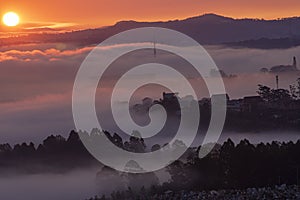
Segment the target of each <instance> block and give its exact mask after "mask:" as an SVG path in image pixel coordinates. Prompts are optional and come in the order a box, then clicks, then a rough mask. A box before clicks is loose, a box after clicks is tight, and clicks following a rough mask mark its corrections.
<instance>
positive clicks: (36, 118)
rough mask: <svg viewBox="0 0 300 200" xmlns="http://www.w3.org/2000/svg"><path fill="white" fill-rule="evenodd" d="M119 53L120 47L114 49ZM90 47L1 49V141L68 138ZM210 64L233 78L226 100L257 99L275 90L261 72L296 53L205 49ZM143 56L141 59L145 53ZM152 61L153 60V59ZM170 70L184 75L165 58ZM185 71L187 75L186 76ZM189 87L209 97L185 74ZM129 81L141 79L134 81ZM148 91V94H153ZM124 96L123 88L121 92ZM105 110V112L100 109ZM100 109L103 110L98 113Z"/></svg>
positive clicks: (287, 78)
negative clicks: (263, 88)
mask: <svg viewBox="0 0 300 200" xmlns="http://www.w3.org/2000/svg"><path fill="white" fill-rule="evenodd" d="M114 48H124V47H114ZM91 49H92V47H83V48H78V47H76V46H70V45H64V44H31V45H24V46H15V47H14V49H11V47H1V48H0V70H1V73H0V93H1V95H0V110H1V115H0V124H1V130H0V135H1V138H2V139H1V141H2V142H6V141H10V142H21V141H28V140H41V139H43V138H44V137H45V136H47V135H49V134H52V133H53V134H63V133H64V134H68V132H69V131H70V129H72V128H74V123H73V120H72V106H71V104H72V96H71V94H72V89H73V82H74V80H75V77H76V73H77V71H78V69H79V67H80V65H81V63H82V61H83V60H84V58H85V56H86V55H87V54H88V52H89V51H91ZM206 49H207V50H208V52H209V53H210V54H211V56H212V57H213V59H214V60H215V62H216V63H217V65H218V66H220V68H221V69H222V70H224V71H225V72H226V73H228V74H231V73H232V74H237V75H238V76H237V77H235V78H224V82H225V87H226V89H227V92H228V94H229V96H230V97H231V98H239V97H241V96H246V95H256V90H257V84H259V83H261V84H265V85H268V86H270V87H273V86H274V85H275V77H274V74H262V73H258V70H259V69H260V68H261V67H270V66H273V65H277V64H288V63H290V62H291V59H292V57H293V56H294V55H295V56H297V57H298V59H300V48H293V49H286V50H257V49H230V48H220V47H211V46H209V47H206ZM145 53H146V54H147V55H144V54H145ZM136 58H137V60H139V59H141V58H142V59H146V60H147V61H151V59H153V54H152V51H151V52H150V53H148V52H144V53H143V52H138V53H137V54H136ZM136 58H135V57H130V58H128V57H127V58H124V59H121V60H118V61H116V62H115V66H112V67H114V68H113V69H112V70H108V71H107V73H106V74H105V78H104V81H103V86H104V88H102V89H98V91H97V97H96V101H97V103H96V107H97V110H98V111H99V113H102V110H103V109H107V107H105V106H106V103H107V102H105V101H103V98H104V97H107V94H109V92H110V91H111V89H112V86H113V85H112V83H113V82H114V81H115V80H117V79H118V78H119V77H120V74H121V73H123V72H124V71H125V69H126V68H127V67H129V66H131V65H132V64H137V62H136ZM158 58H159V57H158V56H157V57H156V58H155V59H158ZM161 59H162V60H164V61H166V62H167V61H168V60H170V61H169V62H168V63H169V64H170V66H173V65H175V66H177V67H178V68H179V69H180V70H183V71H185V70H186V68H187V66H186V65H185V62H182V61H180V62H177V61H176V60H172V57H171V56H169V55H166V56H164V57H162V58H161ZM185 72H186V71H185ZM187 77H189V79H190V81H191V84H193V85H194V86H195V87H197V88H198V89H199V91H200V92H199V97H200V98H201V97H204V96H208V94H207V92H205V89H206V87H205V85H204V84H203V82H202V81H201V80H199V79H197V78H195V77H194V74H192V73H191V72H187ZM297 77H300V74H297V73H294V74H281V75H280V86H281V87H284V88H287V87H288V86H289V84H291V83H293V82H294V81H295V80H296V78H297ZM134 78H142V76H141V77H134ZM148 89H149V88H148ZM148 89H141V90H140V93H137V94H135V95H136V97H138V98H140V99H141V98H143V97H145V96H149V97H152V98H156V99H157V98H160V97H161V96H160V95H161V91H162V88H151V89H150V92H149V90H148ZM152 89H153V90H152ZM122 91H123V92H124V93H126V88H124V90H122ZM103 107H104V108H103ZM101 109H102V110H101Z"/></svg>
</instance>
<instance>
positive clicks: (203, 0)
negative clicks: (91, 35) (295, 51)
mask: <svg viewBox="0 0 300 200" xmlns="http://www.w3.org/2000/svg"><path fill="white" fill-rule="evenodd" d="M7 11H15V12H17V13H19V15H20V16H21V20H22V21H21V22H22V23H32V22H37V23H49V22H63V23H76V24H79V25H80V26H81V27H96V26H104V25H111V24H114V23H115V22H117V21H120V20H128V19H133V20H138V21H157V20H169V19H183V18H187V17H190V16H196V15H200V14H204V13H216V14H220V15H225V16H230V17H234V18H244V17H249V18H266V19H270V18H281V17H288V16H299V15H300V1H299V0H251V1H250V0H151V1H150V0H51V1H43V0H26V1H20V0H9V1H1V2H0V13H1V15H3V14H4V13H5V12H7Z"/></svg>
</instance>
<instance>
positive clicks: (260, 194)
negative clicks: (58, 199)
mask: <svg viewBox="0 0 300 200" xmlns="http://www.w3.org/2000/svg"><path fill="white" fill-rule="evenodd" d="M108 199H118V200H120V199H123V200H134V199H139V200H196V199H201V200H205V199H206V200H232V199H240V200H246V199H300V190H299V187H298V186H296V185H292V186H286V185H284V184H283V185H280V186H275V187H262V188H247V189H242V190H239V189H231V190H217V191H216V190H211V191H200V192H195V191H183V190H182V191H178V192H175V191H171V190H168V191H166V192H163V193H160V194H151V192H150V193H147V192H146V193H144V191H141V192H140V193H138V194H137V195H132V194H131V193H130V191H126V192H123V193H120V192H119V193H118V192H117V193H113V194H112V195H111V197H105V195H103V196H102V197H97V196H96V197H94V198H90V199H88V200H108Z"/></svg>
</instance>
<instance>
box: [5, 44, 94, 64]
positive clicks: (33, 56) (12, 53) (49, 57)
mask: <svg viewBox="0 0 300 200" xmlns="http://www.w3.org/2000/svg"><path fill="white" fill-rule="evenodd" d="M91 50H92V47H84V48H80V49H74V50H59V49H55V48H50V49H45V50H36V49H33V50H7V51H3V52H0V62H4V61H9V60H13V61H24V62H30V61H40V60H46V61H57V60H62V59H69V58H70V57H74V56H83V54H87V53H88V52H89V51H91Z"/></svg>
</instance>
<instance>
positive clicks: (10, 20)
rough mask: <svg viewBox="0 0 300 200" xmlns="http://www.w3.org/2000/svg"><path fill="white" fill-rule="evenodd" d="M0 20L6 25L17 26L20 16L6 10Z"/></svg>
mask: <svg viewBox="0 0 300 200" xmlns="http://www.w3.org/2000/svg"><path fill="white" fill-rule="evenodd" d="M2 21H3V23H4V24H5V25H6V26H17V25H18V24H19V21H20V18H19V16H18V14H17V13H14V12H8V13H6V14H5V15H3V18H2Z"/></svg>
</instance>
